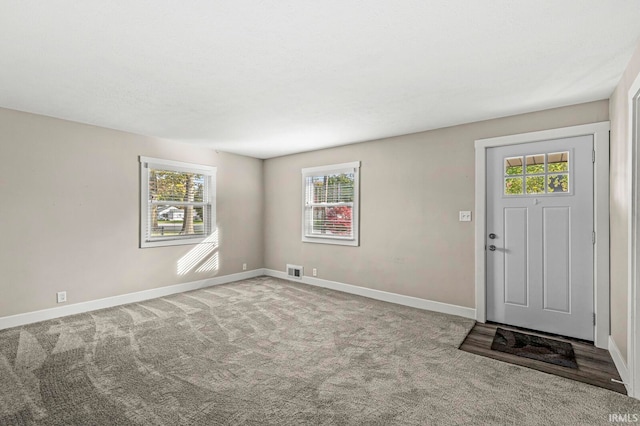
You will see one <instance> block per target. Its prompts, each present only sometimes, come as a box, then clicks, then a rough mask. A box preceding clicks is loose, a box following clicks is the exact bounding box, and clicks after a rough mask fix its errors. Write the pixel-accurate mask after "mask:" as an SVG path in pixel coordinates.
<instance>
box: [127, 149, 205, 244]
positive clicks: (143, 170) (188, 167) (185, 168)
mask: <svg viewBox="0 0 640 426" xmlns="http://www.w3.org/2000/svg"><path fill="white" fill-rule="evenodd" d="M150 168H152V169H162V170H170V171H174V172H190V173H193V172H195V173H198V174H202V175H206V176H209V179H210V181H209V185H208V192H209V194H208V196H209V200H210V202H209V203H208V204H210V205H211V215H210V218H208V219H209V220H210V221H211V225H210V226H209V230H210V233H209V234H207V235H203V236H201V237H188V236H184V237H179V236H178V237H175V236H173V237H166V238H164V239H158V240H154V241H147V238H146V236H147V227H148V226H149V223H148V220H149V215H148V211H147V208H148V206H149V204H148V201H149V169H150ZM216 172H217V168H216V167H213V166H205V165H202V164H192V163H183V162H180V161H172V160H163V159H160V158H152V157H143V156H140V248H149V247H165V246H178V245H187V244H198V243H201V242H203V241H204V240H205V239H206V238H207V237H208V236H209V235H211V234H212V233H213V232H215V230H216Z"/></svg>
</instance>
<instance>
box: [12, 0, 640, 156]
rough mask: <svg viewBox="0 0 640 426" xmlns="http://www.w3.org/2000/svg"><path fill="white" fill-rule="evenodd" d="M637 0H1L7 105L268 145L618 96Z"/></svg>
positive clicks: (166, 134) (289, 147)
mask: <svg viewBox="0 0 640 426" xmlns="http://www.w3.org/2000/svg"><path fill="white" fill-rule="evenodd" d="M639 37H640V2H639V1H638V0H606V1H603V0H562V1H559V0H483V1H481V0H475V1H470V0H429V1H427V0H402V1H397V0H366V1H364V0H363V1H355V0H322V1H318V0H217V1H210V0H187V1H175V0H110V1H98V0H0V106H2V107H6V108H12V109H17V110H22V111H29V112H34V113H38V114H44V115H49V116H53V117H59V118H64V119H68V120H73V121H79V122H83V123H90V124H95V125H99V126H104V127H109V128H113V129H121V130H126V131H130V132H134V133H139V134H143V135H149V136H157V137H162V138H167V139H175V140H182V141H189V142H193V143H197V144H202V145H206V146H210V147H213V148H216V149H218V150H222V151H227V152H234V153H238V154H244V155H249V156H253V157H258V158H270V157H275V156H280V155H285V154H290V153H295V152H301V151H309V150H314V149H319V148H325V147H330V146H336V145H343V144H348V143H353V142H360V141H365V140H371V139H378V138H382V137H388V136H395V135H401V134H407V133H413V132H418V131H422V130H428V129H434V128H439V127H445V126H451V125H455V124H460V123H467V122H472V121H478V120H483V119H488V118H495V117H500V116H505V115H512V114H517V113H523V112H528V111H535V110H541V109H547V108H552V107H558V106H563V105H569V104H575V103H581V102H588V101H593V100H599V99H605V98H608V97H609V95H610V94H611V93H612V91H613V89H614V87H615V85H616V84H617V82H618V80H619V78H620V75H621V73H622V71H623V70H624V68H625V66H626V64H627V62H628V61H629V59H630V57H631V54H632V51H633V49H634V47H635V46H636V44H637V42H638V40H639Z"/></svg>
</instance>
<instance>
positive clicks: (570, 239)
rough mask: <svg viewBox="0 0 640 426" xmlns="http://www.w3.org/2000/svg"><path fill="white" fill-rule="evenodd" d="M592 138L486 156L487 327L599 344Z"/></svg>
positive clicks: (497, 151)
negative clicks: (515, 328) (489, 324)
mask: <svg viewBox="0 0 640 426" xmlns="http://www.w3.org/2000/svg"><path fill="white" fill-rule="evenodd" d="M592 152H593V136H591V135H589V136H578V137H572V138H567V139H557V140H549V141H542V142H532V143H526V144H519V145H510V146H503V147H497V148H490V149H488V150H487V180H486V182H487V227H486V230H487V235H486V249H487V256H486V259H487V269H486V270H487V320H489V321H495V322H499V323H504V324H511V325H515V326H519V327H526V328H530V329H534V330H540V331H546V332H549V333H555V334H561V335H564V336H571V337H577V338H580V339H586V340H593V337H594V336H593V332H594V316H593V313H594V306H593V294H594V287H593V242H594V238H595V234H594V233H593V230H594V222H593V160H592Z"/></svg>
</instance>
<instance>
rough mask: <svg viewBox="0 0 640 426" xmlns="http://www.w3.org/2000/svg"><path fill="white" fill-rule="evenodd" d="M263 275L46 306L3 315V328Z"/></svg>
mask: <svg viewBox="0 0 640 426" xmlns="http://www.w3.org/2000/svg"><path fill="white" fill-rule="evenodd" d="M261 275H264V269H262V268H261V269H254V270H252V271H246V272H240V273H237V274H231V275H224V276H221V277H214V278H208V279H205V280H200V281H191V282H188V283H182V284H175V285H170V286H167V287H159V288H153V289H150V290H143V291H138V292H135V293H127V294H121V295H119V296H112V297H105V298H104V299H98V300H90V301H88V302H81V303H74V304H72V305H65V306H59V307H55V308H50V309H43V310H41V311H34V312H27V313H24V314H17V315H11V316H7V317H0V330H3V329H5V328H11V327H18V326H21V325H25V324H32V323H34V322H40V321H45V320H50V319H54V318H60V317H66V316H68V315H75V314H81V313H83V312H89V311H95V310H97V309H104V308H111V307H113V306H119V305H126V304H128V303H135V302H142V301H143V300H149V299H155V298H158V297H164V296H169V295H171V294H176V293H182V292H185V291H191V290H197V289H200V288H205V287H211V286H214V285H220V284H226V283H230V282H233V281H240V280H246V279H249V278H254V277H258V276H261Z"/></svg>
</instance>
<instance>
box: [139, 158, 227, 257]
mask: <svg viewBox="0 0 640 426" xmlns="http://www.w3.org/2000/svg"><path fill="white" fill-rule="evenodd" d="M215 177H216V168H215V167H211V166H201V165H198V164H189V163H180V162H177V161H169V160H160V159H157V158H148V157H140V182H141V190H140V224H141V226H140V231H141V233H140V234H141V235H140V247H158V246H169V245H179V244H196V243H199V242H201V241H203V240H204V239H205V238H206V237H207V236H209V235H211V233H212V231H213V228H214V227H215V213H216V205H215V187H216V183H215Z"/></svg>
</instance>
